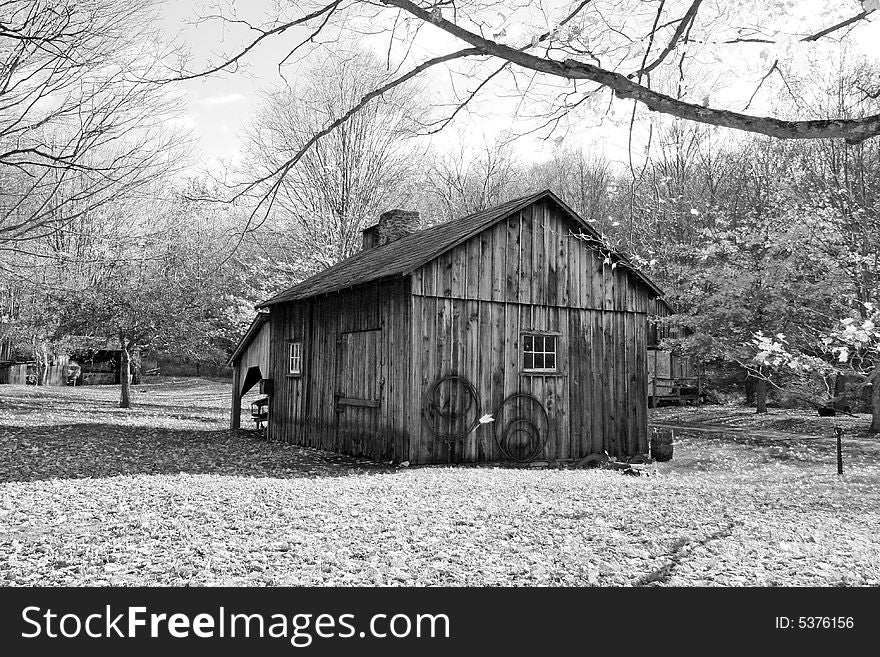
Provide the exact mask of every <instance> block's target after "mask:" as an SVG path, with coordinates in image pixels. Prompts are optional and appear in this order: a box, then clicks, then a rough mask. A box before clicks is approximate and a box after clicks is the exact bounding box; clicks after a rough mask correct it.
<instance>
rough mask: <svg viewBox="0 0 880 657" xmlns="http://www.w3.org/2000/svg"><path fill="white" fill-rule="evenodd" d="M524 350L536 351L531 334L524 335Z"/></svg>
mask: <svg viewBox="0 0 880 657" xmlns="http://www.w3.org/2000/svg"><path fill="white" fill-rule="evenodd" d="M523 351H534V346H533V343H532V336H531V335H525V336H523Z"/></svg>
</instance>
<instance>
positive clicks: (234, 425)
mask: <svg viewBox="0 0 880 657" xmlns="http://www.w3.org/2000/svg"><path fill="white" fill-rule="evenodd" d="M229 428H230V429H232V430H235V429H240V428H241V363H240V362H239V363H235V364H233V366H232V410H231V412H230V414H229Z"/></svg>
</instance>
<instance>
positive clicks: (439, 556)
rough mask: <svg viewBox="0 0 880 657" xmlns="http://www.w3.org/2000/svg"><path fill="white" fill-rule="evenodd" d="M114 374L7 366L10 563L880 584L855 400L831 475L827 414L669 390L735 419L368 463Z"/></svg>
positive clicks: (17, 569) (129, 581)
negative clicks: (18, 378) (126, 392)
mask: <svg viewBox="0 0 880 657" xmlns="http://www.w3.org/2000/svg"><path fill="white" fill-rule="evenodd" d="M118 393H119V390H118V387H112V386H107V387H91V388H77V389H72V388H41V389H37V388H33V387H23V386H0V582H2V583H3V584H5V585H16V584H17V585H30V584H42V585H54V584H73V585H79V584H89V585H109V584H112V585H135V584H137V585H153V584H157V585H207V584H227V585H236V584H252V585H275V584H283V585H296V584H318V585H322V584H348V585H421V584H432V585H436V584H440V585H443V584H449V585H467V584H470V585H510V584H516V585H577V586H581V585H655V586H656V585H869V584H870V585H877V584H880V536H878V531H877V528H878V527H880V486H878V484H880V449H878V442H880V441H878V440H877V439H875V438H870V437H867V435H866V434H864V432H862V431H861V424H860V423H861V422H863V421H864V422H866V420H864V419H859V420H858V421H856V420H853V421H852V425H851V426H848V428H847V436H846V439H845V459H846V474H845V475H844V476H843V477H839V476H838V475H837V474H836V460H835V455H834V451H833V440H832V439H831V435H832V434H833V432H831V431H830V430H831V429H833V424H829V423H828V422H826V420H831V421H832V423H833V421H834V420H835V419H837V418H827V419H826V418H818V417H816V418H814V419H811V418H810V417H809V416H806V415H803V416H797V417H794V416H791V415H785V416H784V417H783V416H782V415H780V414H779V413H777V414H776V415H773V416H770V417H768V418H760V419H757V420H756V419H754V415H753V414H751V413H749V412H748V411H743V412H740V411H739V410H738V409H734V408H730V407H723V408H722V407H714V408H703V409H701V410H699V411H698V410H696V409H695V410H689V409H660V410H658V412H657V419H658V420H662V421H666V422H670V423H676V422H678V423H696V422H701V421H711V422H718V421H719V419H721V418H724V417H726V416H730V417H732V418H734V419H730V417H729V418H728V420H727V421H726V422H727V424H728V425H729V426H731V427H733V428H736V429H737V431H735V432H733V433H729V434H724V433H718V432H714V433H704V432H700V431H696V430H680V431H678V434H677V438H676V444H675V458H674V460H673V461H671V462H669V463H664V464H658V465H657V467H656V471H655V472H654V473H653V474H652V475H651V476H647V477H628V476H624V475H621V474H617V473H613V472H610V471H598V470H586V471H584V470H528V469H511V468H504V467H455V468H450V467H424V468H403V467H399V466H391V465H387V464H383V465H376V464H372V463H369V462H365V461H361V460H357V459H351V458H347V457H342V456H337V455H332V454H326V453H321V452H316V451H313V450H306V449H300V448H296V447H291V446H288V445H279V444H273V443H266V442H264V441H261V440H257V437H256V434H255V433H254V432H250V431H240V432H238V433H236V434H232V433H230V432H228V431H226V430H225V424H226V414H227V409H226V406H227V399H228V398H229V386H228V384H225V383H217V382H209V381H204V380H184V381H168V380H165V381H161V382H156V383H150V384H147V385H144V386H137V387H135V393H134V401H135V403H136V406H135V407H134V408H132V409H129V410H122V409H118V408H116V406H115V402H116V399H117V396H118ZM780 413H781V412H780ZM725 414H726V415H725ZM736 418H740V419H736ZM780 419H781V420H787V421H789V422H793V421H794V422H795V425H792V426H794V427H795V428H794V429H792V426H789V427H788V432H789V433H787V434H786V433H783V429H785V425H783V426H780V425H778V424H774V425H773V426H769V427H768V425H769V424H772V423H774V422H776V421H777V420H780ZM722 423H723V421H722ZM826 425H827V426H826ZM761 428H770V429H772V430H773V435H772V436H763V437H762V436H757V437H755V436H751V435H750V434H749V431H752V430H757V429H761ZM791 431H794V433H791Z"/></svg>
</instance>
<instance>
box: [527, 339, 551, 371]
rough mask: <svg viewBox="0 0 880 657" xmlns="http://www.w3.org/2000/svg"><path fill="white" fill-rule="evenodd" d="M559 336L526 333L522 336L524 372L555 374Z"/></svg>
mask: <svg viewBox="0 0 880 657" xmlns="http://www.w3.org/2000/svg"><path fill="white" fill-rule="evenodd" d="M556 338H557V336H555V335H541V334H538V333H524V334H523V335H522V368H523V372H555V371H556V367H557V364H558V363H557V354H556V345H557V339H556Z"/></svg>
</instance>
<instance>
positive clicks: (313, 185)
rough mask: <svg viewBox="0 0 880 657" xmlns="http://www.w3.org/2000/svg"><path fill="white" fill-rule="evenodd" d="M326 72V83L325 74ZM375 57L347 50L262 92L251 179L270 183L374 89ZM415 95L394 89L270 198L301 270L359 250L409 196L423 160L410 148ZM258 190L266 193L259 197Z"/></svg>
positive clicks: (303, 162)
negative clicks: (367, 231) (267, 178)
mask: <svg viewBox="0 0 880 657" xmlns="http://www.w3.org/2000/svg"><path fill="white" fill-rule="evenodd" d="M328 71H332V72H333V73H332V75H328V74H327V72H328ZM383 76H384V73H383V71H382V67H381V64H380V63H379V62H378V61H377V59H376V57H375V56H373V55H371V54H370V53H368V52H365V51H360V50H358V49H356V48H355V49H353V50H351V51H348V52H344V53H341V54H328V55H326V56H325V58H323V59H321V60H316V61H313V62H312V63H311V65H310V66H309V67H308V70H307V71H304V72H302V73H301V74H300V75H299V76H298V78H297V81H296V84H295V85H294V86H292V87H282V88H280V89H276V90H275V91H271V92H269V93H266V94H265V96H264V99H263V103H262V106H261V107H260V109H259V111H258V114H257V116H256V118H255V120H254V122H253V124H252V126H251V127H250V129H249V130H248V131H247V134H246V139H247V151H248V155H247V158H246V160H247V172H246V175H249V174H250V172H252V171H257V172H260V174H262V175H267V174H269V173H271V172H272V171H275V170H276V169H277V168H278V167H279V166H282V165H283V164H284V163H285V162H286V161H287V159H288V158H289V157H290V154H291V153H293V152H296V151H298V150H300V149H302V147H303V145H304V144H305V143H306V142H308V141H309V139H310V138H311V137H312V136H313V135H314V134H315V133H316V132H318V131H320V130H321V129H322V128H323V127H324V126H325V125H327V124H330V123H333V122H334V121H336V120H337V119H338V118H339V117H340V116H342V115H343V114H344V113H345V112H346V111H348V110H349V108H350V107H351V106H352V105H354V104H356V103H357V102H358V101H359V100H360V98H361V97H362V96H363V95H364V94H365V93H367V92H368V91H369V90H370V89H372V88H373V87H374V86H375V85H377V84H379V83H380V81H381V79H382V77H383ZM422 113H423V110H422V109H421V107H420V105H419V102H418V91H417V90H415V89H410V88H399V89H395V90H393V91H391V92H389V93H388V94H386V95H385V96H383V97H382V98H381V99H379V100H377V101H376V102H374V103H372V104H371V105H370V106H368V107H365V108H363V110H362V111H360V112H358V113H357V115H355V116H353V117H352V118H351V120H349V121H347V122H345V123H344V124H342V125H340V126H339V128H338V129H337V130H334V131H333V132H332V133H330V134H328V135H327V136H326V137H325V138H324V139H322V140H320V141H319V142H317V143H315V144H314V145H313V147H312V148H311V149H309V150H308V152H306V153H305V155H304V156H303V157H302V159H300V160H299V162H298V164H297V166H296V167H293V168H291V169H290V171H289V172H288V173H287V175H286V176H285V177H284V178H283V180H282V181H281V183H280V185H279V186H278V187H277V189H276V190H274V192H273V194H274V200H275V205H274V212H273V214H274V216H273V217H272V220H271V221H270V224H272V225H273V227H274V228H275V229H276V230H279V231H280V232H281V233H282V234H283V235H284V243H283V246H284V248H285V250H286V251H287V252H288V254H289V256H288V257H293V258H296V257H298V256H299V257H303V262H302V264H303V266H304V268H305V269H306V270H309V269H311V270H314V268H315V267H316V266H317V268H319V269H320V268H324V267H329V266H330V265H332V264H334V263H335V262H338V261H339V260H341V259H342V258H345V257H346V256H348V255H351V254H352V253H353V252H354V251H356V250H357V249H359V248H360V231H361V229H362V228H364V227H365V226H366V225H367V224H369V223H371V222H373V221H375V220H376V218H377V217H378V215H379V213H380V212H382V211H384V210H387V209H388V208H389V207H392V206H394V205H399V204H401V203H404V202H406V201H408V199H409V198H410V197H411V196H412V195H413V192H414V185H415V182H416V179H415V174H416V172H417V170H418V167H419V162H420V159H421V157H422V156H423V154H424V148H423V147H420V146H419V145H418V144H417V143H416V141H415V140H414V139H413V136H414V133H415V131H416V129H417V125H418V124H417V121H418V120H419V117H420V115H421V114H422ZM258 191H262V188H258Z"/></svg>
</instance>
